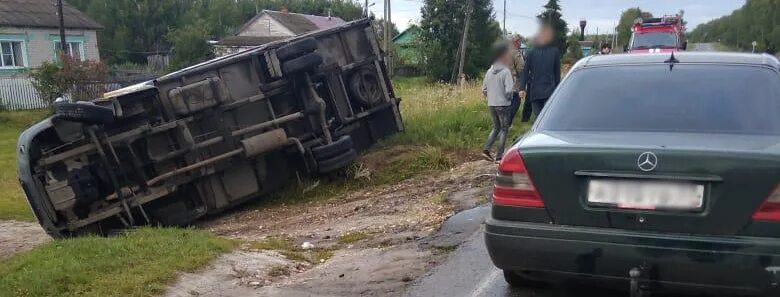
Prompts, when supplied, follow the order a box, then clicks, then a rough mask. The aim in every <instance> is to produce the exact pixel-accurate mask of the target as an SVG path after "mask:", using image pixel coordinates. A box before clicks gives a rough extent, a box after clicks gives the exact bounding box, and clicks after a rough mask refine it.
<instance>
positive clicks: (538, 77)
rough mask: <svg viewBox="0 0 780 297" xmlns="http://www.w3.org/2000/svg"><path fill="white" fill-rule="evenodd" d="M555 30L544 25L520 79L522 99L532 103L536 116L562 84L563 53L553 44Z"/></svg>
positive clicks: (528, 56)
mask: <svg viewBox="0 0 780 297" xmlns="http://www.w3.org/2000/svg"><path fill="white" fill-rule="evenodd" d="M554 36H555V31H554V29H553V28H552V27H551V26H549V25H546V24H545V25H542V27H541V29H540V30H539V34H538V35H537V38H536V46H535V47H534V48H533V49H532V50H531V51H530V52H528V54H527V56H526V60H525V68H524V69H523V75H521V77H520V86H521V87H522V88H523V89H522V91H520V97H525V98H526V100H528V101H530V102H531V110H532V111H533V114H534V115H535V116H539V113H540V112H541V111H542V108H544V105H545V104H546V103H547V100H548V99H550V95H552V93H553V91H555V88H556V87H558V84H559V83H560V82H561V54H560V53H561V52H560V50H559V49H558V48H557V47H556V46H555V45H554V44H553V37H554Z"/></svg>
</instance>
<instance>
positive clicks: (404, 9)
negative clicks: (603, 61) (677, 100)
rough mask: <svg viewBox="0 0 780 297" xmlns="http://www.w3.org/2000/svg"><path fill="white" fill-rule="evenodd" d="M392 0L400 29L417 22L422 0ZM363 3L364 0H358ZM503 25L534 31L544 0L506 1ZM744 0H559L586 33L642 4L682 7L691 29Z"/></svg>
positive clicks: (379, 4) (499, 11) (606, 28)
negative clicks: (584, 25) (582, 21)
mask: <svg viewBox="0 0 780 297" xmlns="http://www.w3.org/2000/svg"><path fill="white" fill-rule="evenodd" d="M390 1H392V10H391V11H392V18H393V22H394V23H396V24H397V25H398V28H399V30H402V31H403V30H404V29H406V27H408V26H409V24H416V23H419V21H420V7H421V6H422V4H423V0H390ZM360 2H361V3H363V0H360ZM369 3H375V4H374V5H373V6H372V7H371V11H373V12H374V14H375V15H376V16H377V17H378V18H381V17H382V15H383V14H384V7H383V3H384V1H380V0H369ZM493 3H494V7H495V12H496V19H497V20H498V21H499V22H501V20H502V17H503V12H504V8H503V6H504V2H503V0H493ZM506 3H507V4H506V5H507V9H506V10H507V16H506V19H507V20H506V26H507V29H508V30H509V31H510V32H518V33H521V34H523V35H529V34H531V33H533V32H534V31H535V30H536V22H535V20H534V18H533V16H535V15H537V14H538V13H539V12H541V11H542V5H544V4H545V3H547V0H506ZM744 3H745V0H561V6H562V7H563V12H562V13H563V17H564V19H565V20H566V21H567V22H568V23H569V27H570V28H574V27H575V26H579V21H580V19H586V20H587V21H588V28H587V29H586V32H587V33H589V34H590V33H596V29H597V28H598V30H599V33H604V32H611V31H613V28H614V27H615V24H616V23H617V21H618V18H619V17H620V13H621V12H622V11H623V10H625V9H627V8H630V7H637V6H639V7H641V8H642V9H643V10H647V11H650V12H652V13H653V14H654V15H663V14H673V13H676V12H677V11H679V10H680V9H682V10H685V19H686V20H687V21H688V27H689V29H690V30H692V29H693V28H694V27H695V26H696V25H698V24H701V23H704V22H707V21H709V20H711V19H714V18H718V17H720V16H724V15H727V14H730V13H731V12H732V11H734V10H735V9H737V8H739V7H741V6H742V5H743V4H744Z"/></svg>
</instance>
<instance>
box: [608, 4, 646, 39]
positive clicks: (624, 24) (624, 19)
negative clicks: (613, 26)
mask: <svg viewBox="0 0 780 297" xmlns="http://www.w3.org/2000/svg"><path fill="white" fill-rule="evenodd" d="M652 17H653V14H651V13H649V12H646V11H642V9H641V8H639V7H634V8H629V9H626V10H625V11H623V13H622V14H621V15H620V22H619V23H618V30H617V31H618V41H617V44H619V45H620V46H621V47H622V46H624V45H628V42H629V40H630V39H631V28H632V27H633V26H634V22H635V21H636V19H638V18H642V19H649V18H652Z"/></svg>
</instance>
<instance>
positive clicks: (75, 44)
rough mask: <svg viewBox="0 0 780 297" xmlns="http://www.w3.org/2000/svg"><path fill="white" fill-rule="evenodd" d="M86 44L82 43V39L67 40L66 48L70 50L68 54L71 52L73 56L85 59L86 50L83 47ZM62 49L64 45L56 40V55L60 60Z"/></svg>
mask: <svg viewBox="0 0 780 297" xmlns="http://www.w3.org/2000/svg"><path fill="white" fill-rule="evenodd" d="M83 46H84V44H83V43H81V41H66V42H65V49H66V50H67V51H68V54H70V56H71V57H78V58H79V60H82V61H84V52H83V51H82V49H83V48H84V47H83ZM61 51H62V46H61V44H60V41H59V40H56V41H54V57H55V58H56V59H57V61H59V60H60V52H61Z"/></svg>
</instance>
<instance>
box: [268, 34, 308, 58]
mask: <svg viewBox="0 0 780 297" xmlns="http://www.w3.org/2000/svg"><path fill="white" fill-rule="evenodd" d="M316 49H317V40H316V39H314V38H305V39H302V40H298V41H296V42H293V43H290V44H287V45H284V46H282V47H280V48H278V49H276V57H277V58H278V59H279V61H287V60H290V59H292V58H295V57H299V56H302V55H303V54H308V53H310V52H313V51H315V50H316Z"/></svg>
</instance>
